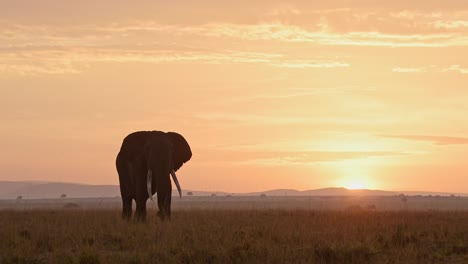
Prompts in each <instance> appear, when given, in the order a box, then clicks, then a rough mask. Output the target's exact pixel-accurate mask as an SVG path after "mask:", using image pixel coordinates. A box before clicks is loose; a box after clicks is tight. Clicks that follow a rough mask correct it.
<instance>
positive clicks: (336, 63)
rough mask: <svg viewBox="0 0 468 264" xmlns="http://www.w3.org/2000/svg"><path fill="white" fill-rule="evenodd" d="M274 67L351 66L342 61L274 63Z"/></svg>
mask: <svg viewBox="0 0 468 264" xmlns="http://www.w3.org/2000/svg"><path fill="white" fill-rule="evenodd" d="M272 65H273V66H276V67H281V68H301V69H303V68H343V67H349V66H350V64H349V63H346V62H340V61H310V62H308V61H289V62H281V63H273V64H272Z"/></svg>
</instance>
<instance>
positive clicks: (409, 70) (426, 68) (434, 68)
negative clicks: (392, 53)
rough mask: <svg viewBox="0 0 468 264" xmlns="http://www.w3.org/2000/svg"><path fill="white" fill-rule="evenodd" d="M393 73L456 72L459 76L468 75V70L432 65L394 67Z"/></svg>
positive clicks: (459, 67)
mask: <svg viewBox="0 0 468 264" xmlns="http://www.w3.org/2000/svg"><path fill="white" fill-rule="evenodd" d="M392 72H397V73H422V72H438V73H441V72H456V73H459V74H468V68H464V67H462V66H460V65H457V64H455V65H449V66H439V65H430V66H423V67H394V68H393V69H392Z"/></svg>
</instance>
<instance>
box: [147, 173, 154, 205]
mask: <svg viewBox="0 0 468 264" xmlns="http://www.w3.org/2000/svg"><path fill="white" fill-rule="evenodd" d="M152 182H153V171H152V170H151V169H148V173H147V174H146V190H147V191H148V196H149V198H150V199H151V201H153V193H152V192H151V183H152Z"/></svg>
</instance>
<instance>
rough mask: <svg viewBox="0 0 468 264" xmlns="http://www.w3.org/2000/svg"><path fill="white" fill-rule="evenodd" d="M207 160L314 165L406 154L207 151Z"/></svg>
mask: <svg viewBox="0 0 468 264" xmlns="http://www.w3.org/2000/svg"><path fill="white" fill-rule="evenodd" d="M205 155H206V159H207V162H208V161H209V162H213V160H215V161H216V162H217V163H218V162H225V163H231V164H248V165H261V166H282V165H312V164H315V163H321V162H339V161H343V160H352V159H366V158H376V157H385V156H394V155H404V153H400V152H390V151H367V152H366V151H363V152H352V151H309V152H266V151H265V152H260V151H229V152H225V151H219V150H218V151H216V152H213V153H211V152H210V151H205Z"/></svg>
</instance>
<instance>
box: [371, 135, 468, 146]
mask: <svg viewBox="0 0 468 264" xmlns="http://www.w3.org/2000/svg"><path fill="white" fill-rule="evenodd" d="M380 136H381V137H386V138H396V139H404V140H414V141H426V142H431V143H433V144H436V145H460V144H468V138H466V137H449V136H427V135H380Z"/></svg>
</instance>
